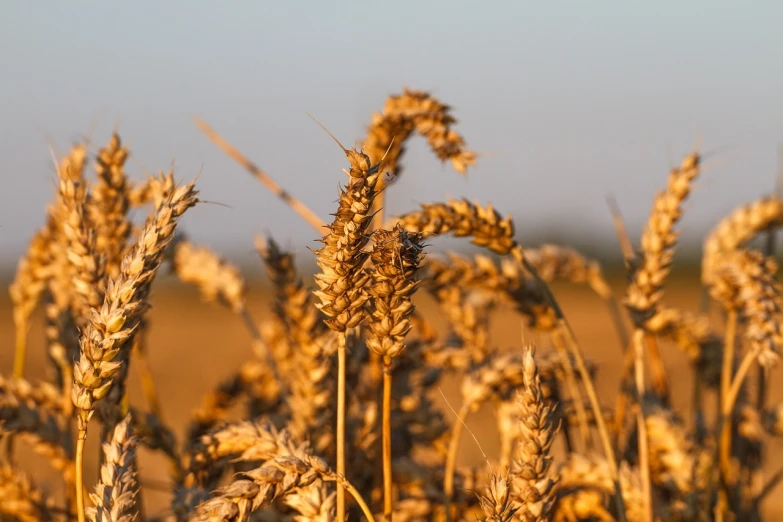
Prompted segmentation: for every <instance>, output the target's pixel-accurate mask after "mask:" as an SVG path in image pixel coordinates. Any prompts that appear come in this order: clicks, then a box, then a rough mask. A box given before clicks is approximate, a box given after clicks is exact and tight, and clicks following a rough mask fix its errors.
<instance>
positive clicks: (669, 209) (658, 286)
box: [625, 152, 701, 328]
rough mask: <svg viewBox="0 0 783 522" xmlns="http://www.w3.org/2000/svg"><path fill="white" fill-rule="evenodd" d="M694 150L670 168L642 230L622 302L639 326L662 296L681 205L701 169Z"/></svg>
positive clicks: (654, 310)
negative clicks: (636, 257) (677, 165)
mask: <svg viewBox="0 0 783 522" xmlns="http://www.w3.org/2000/svg"><path fill="white" fill-rule="evenodd" d="M700 164H701V157H700V156H699V154H698V153H697V152H693V153H692V154H690V155H688V156H686V157H685V158H684V159H683V160H682V164H681V165H680V166H679V167H677V168H675V169H672V171H671V172H670V173H669V179H668V182H667V185H666V189H665V190H664V191H662V192H660V193H658V195H657V196H656V197H655V201H654V203H653V209H652V211H651V212H650V217H649V218H648V220H647V224H646V225H645V228H644V231H643V232H642V242H641V249H640V250H639V256H638V259H637V260H636V262H635V263H636V264H635V266H634V267H632V271H631V282H630V284H629V285H628V290H627V294H626V298H625V305H626V307H627V308H628V310H629V311H630V312H631V318H632V319H633V321H634V323H635V324H636V326H637V327H639V328H644V327H645V323H646V322H647V321H648V320H649V319H650V318H651V317H653V316H654V315H655V313H656V312H657V309H658V306H659V305H660V302H661V299H662V298H663V284H664V281H665V280H666V277H667V276H668V275H669V272H670V271H671V264H672V260H673V258H674V248H675V246H676V245H677V240H678V236H679V233H678V231H677V230H676V229H675V226H676V225H677V223H678V222H679V220H680V218H681V217H682V213H683V210H682V206H683V203H684V201H685V199H686V198H687V197H688V195H689V194H690V191H691V186H692V183H693V180H694V179H695V178H696V176H698V175H699V172H700Z"/></svg>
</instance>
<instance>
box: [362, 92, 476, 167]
mask: <svg viewBox="0 0 783 522" xmlns="http://www.w3.org/2000/svg"><path fill="white" fill-rule="evenodd" d="M450 112H451V108H450V107H449V106H448V105H445V104H443V103H441V102H440V101H438V100H437V99H436V98H434V97H433V96H431V95H430V94H429V93H426V92H423V91H414V90H409V89H406V90H405V91H404V92H403V93H402V94H398V95H394V96H390V97H389V98H388V99H387V100H386V104H385V105H384V108H383V110H382V111H381V112H380V113H374V114H373V116H372V120H371V122H370V125H369V127H368V129H367V138H366V139H365V142H364V151H365V152H366V153H367V155H368V156H370V158H371V160H372V161H380V160H381V157H383V156H384V154H386V158H385V161H384V164H385V169H388V170H389V172H390V173H391V175H392V176H393V177H396V176H398V175H399V174H400V172H401V171H402V169H401V167H400V165H399V162H400V159H401V158H402V155H403V154H404V152H405V147H404V146H405V142H406V141H407V140H408V138H409V137H410V136H411V134H412V133H414V132H418V133H419V134H421V135H422V136H424V137H425V139H426V140H427V143H428V144H429V146H430V148H431V149H432V152H433V153H435V155H436V156H437V157H438V159H439V160H441V161H444V162H445V161H451V164H452V167H453V168H454V170H456V171H457V172H459V173H460V174H465V172H466V170H467V167H469V166H472V165H474V164H475V161H476V153H475V152H472V151H470V150H467V149H466V147H465V140H464V138H463V137H462V136H461V135H460V134H459V133H458V132H456V131H455V130H453V129H452V127H451V126H452V125H454V124H455V123H457V120H456V119H455V118H454V117H453V116H452V115H451V114H450ZM387 151H388V154H387Z"/></svg>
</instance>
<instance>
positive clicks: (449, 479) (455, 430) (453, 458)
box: [443, 402, 470, 520]
mask: <svg viewBox="0 0 783 522" xmlns="http://www.w3.org/2000/svg"><path fill="white" fill-rule="evenodd" d="M468 413H470V404H469V403H467V402H466V403H464V404H463V405H462V406H461V407H460V410H459V413H457V420H456V421H455V422H454V424H453V425H452V428H451V438H450V439H449V449H448V452H447V453H446V470H445V471H444V476H443V493H444V496H445V497H446V498H445V499H444V501H443V504H444V506H443V509H444V512H445V514H446V520H451V498H452V497H453V496H454V470H455V469H456V468H457V451H458V450H459V441H460V438H461V437H462V428H463V427H464V426H465V417H467V416H468Z"/></svg>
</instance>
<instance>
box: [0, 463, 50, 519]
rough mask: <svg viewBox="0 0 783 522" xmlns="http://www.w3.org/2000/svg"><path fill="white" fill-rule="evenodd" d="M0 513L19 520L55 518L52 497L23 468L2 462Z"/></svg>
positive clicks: (0, 473)
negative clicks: (38, 486)
mask: <svg viewBox="0 0 783 522" xmlns="http://www.w3.org/2000/svg"><path fill="white" fill-rule="evenodd" d="M0 499H2V502H0V515H2V517H0V518H3V519H4V520H5V517H9V518H8V520H17V521H18V522H49V521H50V520H54V519H55V517H54V514H53V513H52V507H53V505H52V504H53V503H52V501H51V497H49V496H48V495H46V494H45V493H44V492H43V491H41V490H40V489H38V488H37V487H36V486H35V484H33V482H32V480H31V479H30V477H28V476H27V474H26V473H24V472H23V471H22V470H21V469H17V468H15V467H13V466H12V465H10V464H8V463H6V462H2V463H0Z"/></svg>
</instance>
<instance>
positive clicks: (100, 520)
mask: <svg viewBox="0 0 783 522" xmlns="http://www.w3.org/2000/svg"><path fill="white" fill-rule="evenodd" d="M137 445H138V439H137V438H136V437H135V435H134V434H133V432H132V429H131V421H130V417H126V418H125V419H124V420H123V421H122V422H120V423H119V424H117V426H116V427H115V428H114V433H113V434H112V438H111V441H110V442H107V443H104V454H105V455H106V460H105V462H104V463H103V465H102V466H101V470H100V479H99V481H98V484H97V485H96V486H95V492H94V493H91V494H90V498H91V499H92V502H93V504H94V505H95V507H92V508H89V509H88V510H87V518H88V519H89V520H91V521H93V522H133V521H135V520H137V519H138V517H139V512H140V506H139V503H138V494H139V482H138V479H137V476H136V475H137V470H136V446H137Z"/></svg>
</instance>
